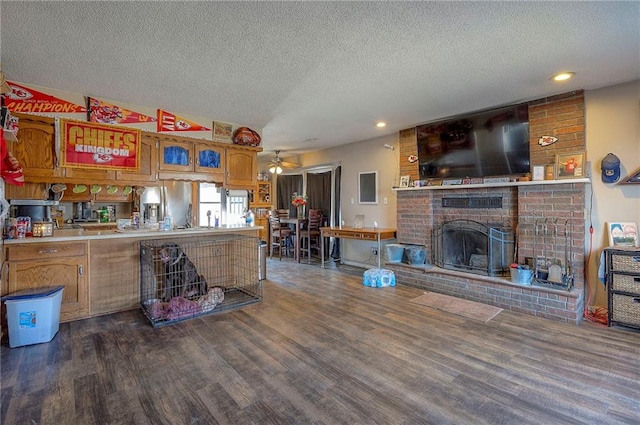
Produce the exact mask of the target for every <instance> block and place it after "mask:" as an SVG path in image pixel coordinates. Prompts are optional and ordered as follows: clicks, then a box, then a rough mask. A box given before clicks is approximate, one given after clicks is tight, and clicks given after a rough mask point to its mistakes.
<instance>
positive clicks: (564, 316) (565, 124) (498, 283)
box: [385, 91, 588, 324]
mask: <svg viewBox="0 0 640 425" xmlns="http://www.w3.org/2000/svg"><path fill="white" fill-rule="evenodd" d="M529 120H530V129H529V130H530V151H531V165H532V166H533V165H547V164H549V163H553V159H554V158H555V155H556V154H557V153H566V152H573V151H578V150H581V149H584V146H585V143H584V96H583V92H582V91H579V92H571V93H566V94H563V95H558V96H554V97H550V98H545V99H540V100H537V101H533V102H530V103H529ZM543 135H552V136H555V137H558V139H559V141H558V142H557V143H556V144H554V145H552V146H547V147H541V146H539V145H538V143H537V142H538V139H539V138H540V137H541V136H543ZM416 150H417V145H416V141H415V131H414V129H408V130H404V131H402V132H400V157H401V158H407V157H408V156H409V155H412V154H416V153H417V152H416ZM400 170H401V175H410V176H411V177H412V179H418V170H417V165H415V164H410V163H409V162H408V161H405V160H401V162H400ZM586 184H588V183H585V182H570V181H567V182H563V181H562V180H558V181H548V182H545V181H541V182H523V183H505V185H504V186H501V185H499V184H495V185H494V184H491V185H478V186H470V187H465V185H457V186H447V187H444V186H440V187H435V188H434V187H420V188H409V189H402V190H398V192H397V194H398V200H397V205H398V209H397V223H398V225H397V235H398V237H397V239H398V242H399V243H401V244H415V245H421V246H426V247H427V248H428V250H429V252H430V254H432V240H433V238H432V235H433V233H434V232H435V231H436V230H437V229H438V228H439V226H441V225H442V223H444V222H445V221H448V220H454V219H465V220H474V221H478V222H481V223H485V224H487V225H493V224H495V223H499V224H501V225H502V227H505V228H511V229H514V234H515V239H516V240H515V248H516V250H517V251H516V252H517V261H518V262H519V263H520V264H524V263H525V258H533V257H534V256H535V253H534V244H535V243H536V241H538V239H537V237H536V235H535V232H536V227H537V223H538V222H539V221H540V220H549V222H558V221H560V222H562V223H567V224H566V226H567V228H568V229H570V231H569V232H568V237H567V240H568V241H570V242H567V244H570V252H571V254H570V258H569V262H570V264H571V266H572V267H571V270H572V275H573V286H572V287H571V289H570V290H567V289H556V288H553V287H551V288H550V287H543V286H536V285H521V284H517V283H512V282H511V281H510V279H509V277H503V276H481V275H478V274H472V273H467V272H464V271H460V270H446V269H443V268H439V267H431V268H424V267H415V266H410V265H406V264H390V263H388V264H387V265H386V266H385V267H387V268H390V269H392V270H393V271H394V272H395V274H396V279H397V281H398V283H401V284H406V285H410V286H416V287H420V288H424V289H426V290H429V291H434V292H439V293H444V294H448V295H453V296H457V297H460V298H465V299H469V300H473V301H478V302H482V303H485V304H491V305H495V306H498V307H502V308H504V309H507V310H512V311H517V312H522V313H527V314H531V315H535V316H540V317H545V318H549V319H552V320H556V321H561V322H568V323H575V324H578V323H580V322H581V321H582V312H583V307H584V302H585V300H584V296H585V293H584V276H583V270H584V261H585V259H584V242H585V234H586V227H585V219H584V208H585V190H586ZM444 198H459V199H463V198H469V199H472V198H496V199H497V198H500V199H501V205H500V207H499V208H496V207H494V206H491V207H487V208H473V209H467V208H455V207H453V208H451V207H448V208H443V199H444ZM453 205H454V206H455V202H454V203H453ZM539 248H540V247H539V246H538V249H539ZM549 248H550V247H549Z"/></svg>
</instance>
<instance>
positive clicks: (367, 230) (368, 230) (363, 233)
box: [320, 226, 396, 268]
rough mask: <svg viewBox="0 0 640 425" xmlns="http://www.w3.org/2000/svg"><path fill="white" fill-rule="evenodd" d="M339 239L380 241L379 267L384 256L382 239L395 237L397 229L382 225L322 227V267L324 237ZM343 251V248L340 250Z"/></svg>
mask: <svg viewBox="0 0 640 425" xmlns="http://www.w3.org/2000/svg"><path fill="white" fill-rule="evenodd" d="M330 237H334V238H339V239H359V240H363V241H376V242H377V243H378V268H380V264H381V261H380V258H382V251H381V250H380V249H381V248H382V246H381V243H380V242H381V241H382V240H383V239H395V238H396V229H383V228H380V227H364V228H361V229H356V228H354V227H349V226H341V227H321V228H320V251H321V252H322V268H324V238H330ZM340 252H341V253H342V250H340Z"/></svg>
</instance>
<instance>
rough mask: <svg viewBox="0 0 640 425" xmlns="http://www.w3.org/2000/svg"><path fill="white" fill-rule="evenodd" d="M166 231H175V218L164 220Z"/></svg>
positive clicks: (168, 217)
mask: <svg viewBox="0 0 640 425" xmlns="http://www.w3.org/2000/svg"><path fill="white" fill-rule="evenodd" d="M164 230H173V218H172V217H171V216H170V215H167V216H165V218H164Z"/></svg>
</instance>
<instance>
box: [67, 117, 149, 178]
mask: <svg viewBox="0 0 640 425" xmlns="http://www.w3.org/2000/svg"><path fill="white" fill-rule="evenodd" d="M58 134H60V137H61V142H62V143H61V146H62V166H63V167H73V168H100V169H105V170H127V171H133V170H138V169H139V168H140V138H141V131H140V130H138V129H135V128H128V127H116V126H114V125H108V124H97V123H89V122H86V121H75V120H67V119H60V131H59V132H58Z"/></svg>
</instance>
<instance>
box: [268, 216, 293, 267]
mask: <svg viewBox="0 0 640 425" xmlns="http://www.w3.org/2000/svg"><path fill="white" fill-rule="evenodd" d="M269 234H270V236H269V239H270V242H271V243H270V245H271V246H270V248H269V257H273V250H274V249H278V257H279V259H280V260H281V261H282V250H283V249H284V250H286V249H288V245H287V244H288V242H287V241H288V240H289V238H290V237H291V229H289V228H288V227H286V226H284V227H283V226H282V223H280V217H279V216H278V214H277V212H276V211H270V212H269Z"/></svg>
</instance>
